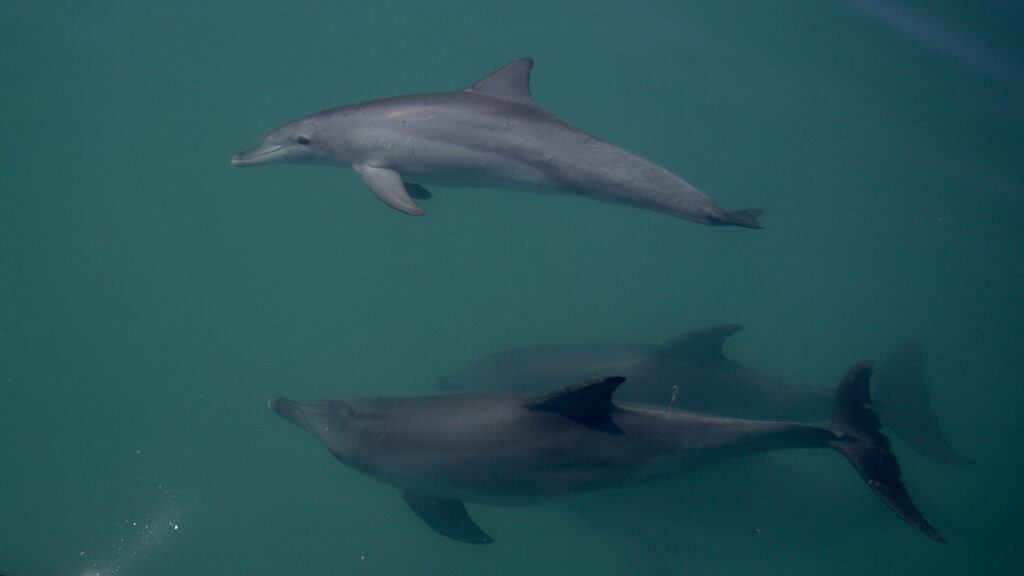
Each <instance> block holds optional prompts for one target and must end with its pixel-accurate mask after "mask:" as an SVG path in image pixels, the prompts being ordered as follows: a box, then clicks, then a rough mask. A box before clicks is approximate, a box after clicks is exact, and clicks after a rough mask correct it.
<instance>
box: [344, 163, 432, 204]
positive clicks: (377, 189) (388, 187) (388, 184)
mask: <svg viewBox="0 0 1024 576" xmlns="http://www.w3.org/2000/svg"><path fill="white" fill-rule="evenodd" d="M352 168H354V169H355V171H356V173H357V174H359V176H361V177H362V179H363V182H365V183H366V185H367V186H369V187H370V191H371V192H373V193H374V194H376V195H377V198H380V199H381V200H383V201H384V203H385V204H387V205H388V206H391V207H392V208H394V209H395V210H398V211H399V212H405V213H406V214H411V215H413V216H420V215H422V214H423V209H422V208H420V207H419V206H417V205H416V202H415V201H414V200H413V199H412V198H410V197H409V192H408V191H406V189H405V184H404V183H402V176H401V175H400V174H399V173H398V172H395V171H394V170H389V169H387V168H376V167H374V166H367V165H366V164H354V165H353V166H352Z"/></svg>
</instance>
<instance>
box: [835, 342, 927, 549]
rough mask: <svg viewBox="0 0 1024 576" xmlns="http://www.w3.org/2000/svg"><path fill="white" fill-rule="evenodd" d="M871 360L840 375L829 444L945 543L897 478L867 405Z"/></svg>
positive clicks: (895, 506) (900, 512)
mask: <svg viewBox="0 0 1024 576" xmlns="http://www.w3.org/2000/svg"><path fill="white" fill-rule="evenodd" d="M870 381H871V362H869V361H865V362H861V363H859V364H856V365H854V366H853V367H852V368H850V370H849V371H848V372H847V373H846V376H844V377H843V380H842V382H840V384H839V388H838V389H836V393H835V396H834V397H833V400H832V425H831V426H830V429H831V431H832V434H833V435H834V437H833V438H832V439H831V440H830V441H829V446H831V447H832V448H833V449H835V450H836V451H837V452H839V453H840V454H842V455H843V456H845V457H846V459H847V460H849V461H850V463H851V464H853V467H854V468H856V469H857V472H858V473H859V474H860V476H861V478H863V479H864V481H865V482H867V484H868V486H870V487H871V489H872V490H873V491H874V492H875V494H876V495H878V497H879V498H881V499H882V501H883V502H885V504H886V505H887V506H889V508H891V509H892V511H893V512H895V513H896V515H897V516H899V517H900V518H902V519H903V521H905V522H906V523H907V524H910V525H911V526H913V527H914V528H916V529H917V530H919V531H920V532H922V533H923V534H925V535H926V536H928V537H929V538H932V539H934V540H938V541H939V542H945V541H946V539H945V538H943V537H942V536H941V535H940V534H939V533H938V531H937V530H935V528H933V527H932V525H931V524H929V523H928V521H927V520H925V519H924V517H923V516H921V513H920V512H918V510H917V507H916V506H914V503H913V501H911V499H910V495H909V494H908V493H907V489H906V487H905V486H904V485H903V482H902V481H901V480H900V466H899V463H898V462H896V457H895V456H894V455H893V453H892V452H891V451H890V450H889V438H887V437H886V436H885V435H884V434H882V433H881V432H879V429H880V428H881V421H879V419H878V415H877V414H875V411H874V409H873V408H872V406H871V397H870V394H869V390H868V389H869V384H870Z"/></svg>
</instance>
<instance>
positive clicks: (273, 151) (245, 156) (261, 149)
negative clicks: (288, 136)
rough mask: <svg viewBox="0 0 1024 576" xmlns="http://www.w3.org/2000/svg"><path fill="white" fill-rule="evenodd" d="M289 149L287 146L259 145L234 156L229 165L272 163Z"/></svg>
mask: <svg viewBox="0 0 1024 576" xmlns="http://www.w3.org/2000/svg"><path fill="white" fill-rule="evenodd" d="M289 148H290V147H289V146H282V145H280V144H260V145H259V146H257V147H255V148H252V149H251V150H246V151H245V152H239V153H238V154H235V155H234V156H233V157H232V158H231V165H232V166H256V165H259V164H266V163H268V162H273V161H274V160H277V159H278V158H280V157H282V156H285V155H286V154H287V151H288V149H289Z"/></svg>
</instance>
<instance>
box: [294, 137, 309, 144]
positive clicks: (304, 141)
mask: <svg viewBox="0 0 1024 576" xmlns="http://www.w3.org/2000/svg"><path fill="white" fill-rule="evenodd" d="M295 141H296V142H298V143H299V144H302V145H303V146H309V138H306V137H305V136H296V137H295Z"/></svg>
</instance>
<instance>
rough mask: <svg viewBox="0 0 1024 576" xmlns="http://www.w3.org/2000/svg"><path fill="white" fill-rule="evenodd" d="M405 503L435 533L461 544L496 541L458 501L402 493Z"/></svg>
mask: <svg viewBox="0 0 1024 576" xmlns="http://www.w3.org/2000/svg"><path fill="white" fill-rule="evenodd" d="M402 498H404V499H405V503H406V504H408V505H409V508H412V511H413V512H415V513H416V515H417V516H419V518H420V520H423V521H424V522H426V523H427V526H430V528H431V529H433V530H434V532H437V533H438V534H441V535H443V536H447V537H449V538H452V539H454V540H458V541H459V542H468V543H470V544H490V543H491V542H493V541H494V540H492V539H491V537H490V536H488V535H487V533H486V532H484V531H483V530H481V529H480V527H479V526H477V525H476V523H475V522H473V520H472V519H471V518H470V517H469V513H468V512H466V507H465V506H464V505H463V504H462V502H460V501H458V500H452V499H450V498H438V497H436V496H426V495H424V494H416V493H413V492H402Z"/></svg>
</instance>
